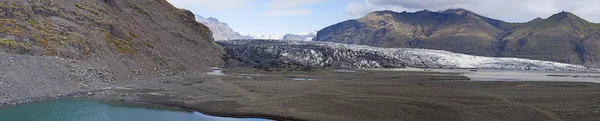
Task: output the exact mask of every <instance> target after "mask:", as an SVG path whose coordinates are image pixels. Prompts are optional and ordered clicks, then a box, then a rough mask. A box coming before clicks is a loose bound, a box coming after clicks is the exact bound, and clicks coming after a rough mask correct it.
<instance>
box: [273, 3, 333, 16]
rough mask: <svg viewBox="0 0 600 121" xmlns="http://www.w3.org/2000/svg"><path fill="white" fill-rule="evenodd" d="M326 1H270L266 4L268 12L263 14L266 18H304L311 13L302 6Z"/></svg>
mask: <svg viewBox="0 0 600 121" xmlns="http://www.w3.org/2000/svg"><path fill="white" fill-rule="evenodd" d="M324 1H326V0H271V1H270V2H268V3H267V7H269V10H267V11H266V12H264V13H263V15H266V16H305V15H309V14H310V13H312V10H311V9H307V8H304V6H307V5H311V4H316V3H320V2H324Z"/></svg>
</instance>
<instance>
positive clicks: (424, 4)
mask: <svg viewBox="0 0 600 121" xmlns="http://www.w3.org/2000/svg"><path fill="white" fill-rule="evenodd" d="M599 6H600V0H359V1H355V2H351V3H349V4H348V5H346V12H347V13H348V14H350V15H352V16H356V17H359V16H363V15H365V14H367V13H370V12H373V11H378V10H394V11H398V12H401V11H410V12H412V11H418V10H423V9H428V10H434V11H436V10H446V9H449V8H464V9H467V10H470V11H473V12H476V13H478V14H481V15H484V16H488V17H491V18H495V19H500V20H505V21H512V22H525V21H529V20H532V19H534V18H537V17H542V18H546V17H549V16H550V15H552V14H555V13H558V12H561V11H563V10H564V11H568V12H573V13H575V14H577V15H578V16H580V17H582V18H584V19H587V20H588V21H592V22H596V23H598V22H600V7H599Z"/></svg>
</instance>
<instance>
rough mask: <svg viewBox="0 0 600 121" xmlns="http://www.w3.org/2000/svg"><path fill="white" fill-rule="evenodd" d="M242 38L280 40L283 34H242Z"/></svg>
mask: <svg viewBox="0 0 600 121" xmlns="http://www.w3.org/2000/svg"><path fill="white" fill-rule="evenodd" d="M242 35H244V36H249V37H250V39H274V40H281V39H283V37H284V36H285V35H283V34H256V33H251V34H250V33H242Z"/></svg>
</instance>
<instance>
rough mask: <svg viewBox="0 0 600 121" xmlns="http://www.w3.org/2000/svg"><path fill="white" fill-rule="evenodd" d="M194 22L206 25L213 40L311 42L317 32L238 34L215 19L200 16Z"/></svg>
mask: <svg viewBox="0 0 600 121" xmlns="http://www.w3.org/2000/svg"><path fill="white" fill-rule="evenodd" d="M196 20H197V21H198V22H200V23H202V24H204V25H206V26H207V27H208V28H210V30H211V31H212V33H213V35H212V36H213V38H214V39H215V40H236V39H274V40H299V41H310V40H312V39H313V38H314V37H315V36H316V34H317V32H316V31H308V32H299V33H290V34H247V33H239V32H236V31H234V30H233V29H231V28H230V27H229V25H228V24H227V23H224V22H221V21H219V20H218V19H216V18H213V17H209V18H204V17H202V16H200V15H196Z"/></svg>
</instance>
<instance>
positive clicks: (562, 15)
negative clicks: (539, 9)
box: [548, 11, 582, 20]
mask: <svg viewBox="0 0 600 121" xmlns="http://www.w3.org/2000/svg"><path fill="white" fill-rule="evenodd" d="M548 19H550V20H562V19H582V18H580V17H579V16H577V15H575V14H573V13H571V12H565V11H562V12H560V13H556V14H554V15H552V16H550V17H549V18H548Z"/></svg>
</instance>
